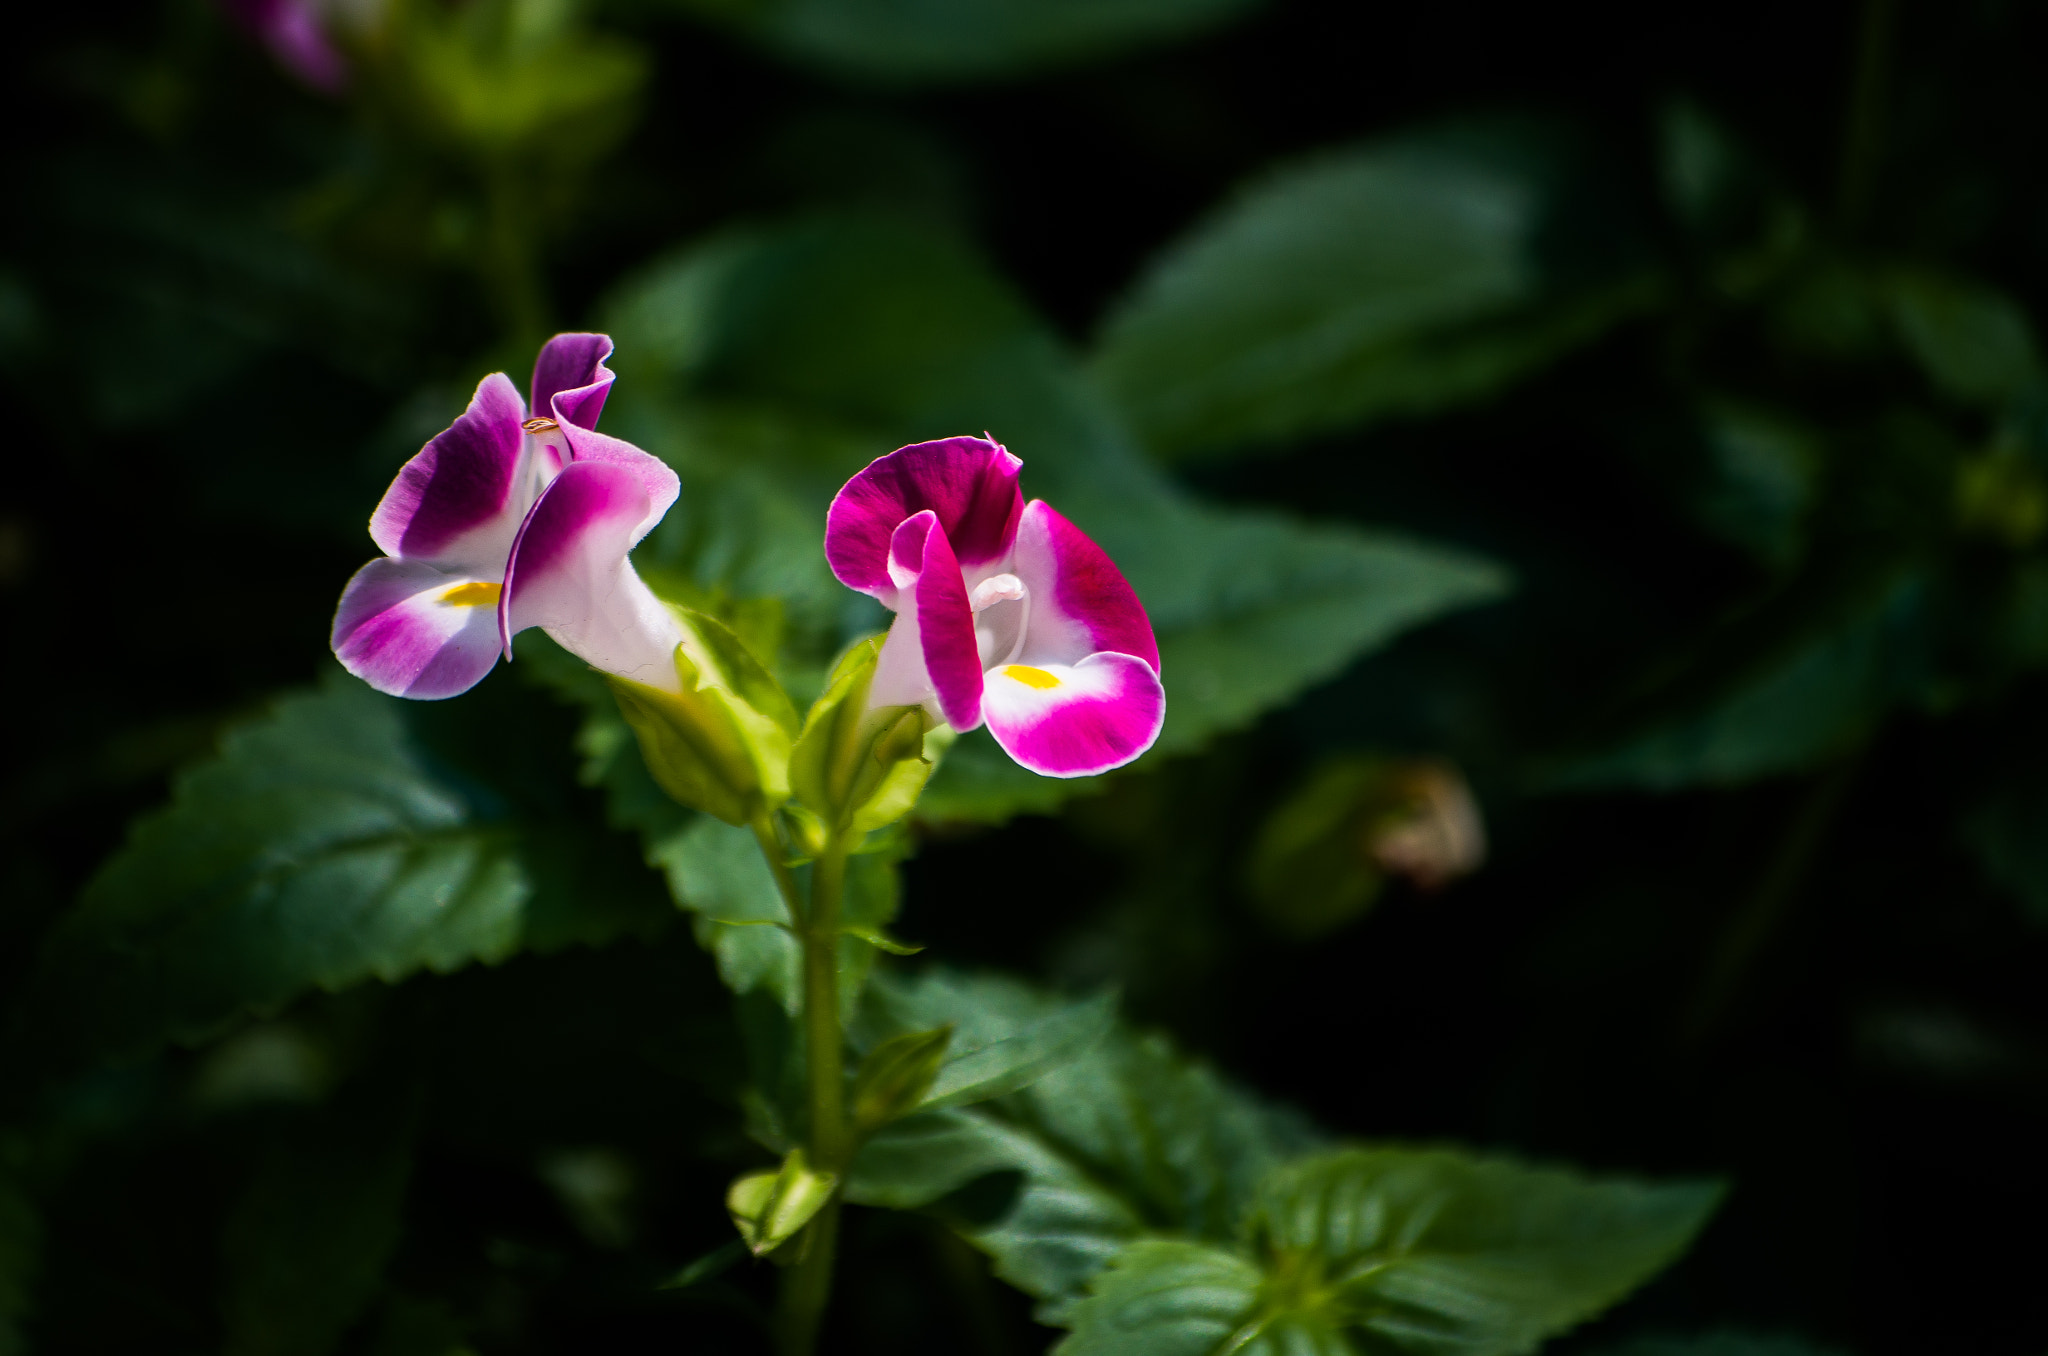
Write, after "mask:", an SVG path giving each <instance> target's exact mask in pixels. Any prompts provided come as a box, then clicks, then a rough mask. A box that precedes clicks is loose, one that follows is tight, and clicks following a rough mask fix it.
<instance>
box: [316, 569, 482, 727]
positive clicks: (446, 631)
mask: <svg viewBox="0 0 2048 1356" xmlns="http://www.w3.org/2000/svg"><path fill="white" fill-rule="evenodd" d="M490 582H491V581H488V580H472V579H465V578H464V577H462V576H461V575H455V574H449V573H447V572H446V571H443V570H437V569H435V568H434V567H433V566H431V565H427V564H424V563H422V562H420V561H414V560H392V559H390V558H388V557H386V558H382V559H378V560H373V561H371V562H370V563H369V564H367V565H365V566H363V568H362V569H360V570H357V571H356V573H355V577H354V578H352V579H350V580H349V581H348V587H347V588H345V589H343V590H342V591H341V606H340V607H339V608H337V609H336V610H335V614H334V632H333V635H332V637H331V643H332V644H333V646H334V656H335V658H337V659H339V660H340V661H341V663H342V667H344V668H346V669H347V670H348V671H349V672H350V673H353V674H354V675H355V676H356V677H358V678H360V679H362V680H363V681H364V682H366V683H368V684H369V685H370V686H371V687H374V688H376V689H377V690H378V691H379V692H388V693H390V694H391V695H392V696H394V697H423V698H431V697H453V696H455V695H456V694H457V693H459V692H467V691H468V690H469V689H470V688H472V687H475V686H476V685H477V683H478V682H479V681H480V680H481V679H482V678H483V676H484V675H485V674H486V673H489V672H490V671H491V665H493V664H495V663H497V662H498V609H497V608H495V607H493V606H491V605H490V603H489V599H490V598H491V596H492V595H491V594H490V593H488V591H487V590H485V589H483V588H479V587H477V586H478V585H488V584H489V583H490ZM465 585H468V586H470V587H469V588H468V589H466V590H465V589H464V586H465ZM451 592H453V593H454V595H455V597H456V598H457V599H459V600H460V601H456V602H450V601H449V595H450V593H451ZM465 593H466V594H467V597H465Z"/></svg>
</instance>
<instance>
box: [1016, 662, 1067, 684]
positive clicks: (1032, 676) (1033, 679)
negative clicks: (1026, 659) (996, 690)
mask: <svg viewBox="0 0 2048 1356" xmlns="http://www.w3.org/2000/svg"><path fill="white" fill-rule="evenodd" d="M1003 677H1005V678H1013V679H1015V680H1016V681H1018V682H1020V683H1022V684H1024V686H1026V687H1036V688H1050V687H1058V686H1059V685H1060V680H1059V679H1057V678H1055V677H1053V676H1052V675H1051V674H1049V673H1047V672H1046V671H1045V670H1044V669H1034V668H1032V667H1031V666H1030V665H1029V664H1005V665H1004V666H1003Z"/></svg>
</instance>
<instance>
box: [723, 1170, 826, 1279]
mask: <svg viewBox="0 0 2048 1356" xmlns="http://www.w3.org/2000/svg"><path fill="white" fill-rule="evenodd" d="M838 1187H839V1178H838V1177H837V1176H836V1175H834V1174H832V1173H829V1172H815V1171H813V1170H812V1168H811V1166H810V1164H809V1163H808V1162H806V1161H805V1159H804V1151H803V1150H802V1149H791V1150H790V1151H789V1157H787V1158H785V1159H783V1160H782V1166H781V1167H779V1168H771V1169H768V1170H767V1171H765V1172H750V1173H748V1174H747V1175H746V1176H745V1177H742V1178H740V1179H739V1180H737V1181H735V1182H734V1183H733V1184H732V1186H731V1188H730V1189H728V1190H727V1191H726V1193H725V1208H726V1210H727V1211H728V1212H730V1214H731V1215H732V1222H733V1227H734V1228H736V1229H738V1230H739V1231H740V1238H741V1240H742V1241H744V1242H745V1243H746V1245H747V1248H748V1250H749V1251H751V1252H752V1253H753V1254H754V1256H756V1257H762V1256H765V1255H767V1254H768V1253H771V1252H773V1251H774V1250H775V1249H777V1248H779V1247H781V1246H782V1245H783V1244H784V1243H787V1242H788V1241H789V1240H790V1239H792V1238H794V1237H795V1236H796V1234H797V1231H798V1230H800V1229H802V1228H803V1227H804V1226H805V1225H806V1224H809V1223H810V1222H811V1217H812V1216H813V1215H816V1214H817V1213H818V1212H819V1211H820V1210H822V1209H824V1208H825V1203H826V1202H827V1201H830V1200H831V1199H832V1193H833V1192H834V1191H836V1190H837V1189H838Z"/></svg>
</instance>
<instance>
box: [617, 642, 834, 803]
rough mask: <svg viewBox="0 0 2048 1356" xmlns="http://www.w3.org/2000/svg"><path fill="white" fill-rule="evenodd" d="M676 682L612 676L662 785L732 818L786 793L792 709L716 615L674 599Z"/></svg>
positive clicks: (778, 687)
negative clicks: (679, 632) (674, 686)
mask: <svg viewBox="0 0 2048 1356" xmlns="http://www.w3.org/2000/svg"><path fill="white" fill-rule="evenodd" d="M677 614H678V616H679V617H680V618H681V620H682V623H683V627H684V630H685V631H686V632H687V634H688V637H689V638H688V639H687V640H685V641H684V642H683V643H682V644H681V645H679V646H677V647H676V659H675V662H676V674H677V677H678V678H679V679H680V680H681V685H682V690H681V691H680V692H668V691H665V690H663V689H661V688H657V687H650V686H648V685H647V684H645V683H637V682H634V681H632V680H631V679H628V678H619V677H610V678H608V681H609V682H610V683H611V686H612V692H613V694H614V695H615V696H616V697H617V698H618V703H619V711H620V713H621V714H622V715H624V716H625V718H626V723H627V724H628V725H630V726H631V727H632V729H633V733H634V734H635V735H636V736H637V737H638V738H639V741H640V752H641V755H642V757H643V758H644V760H645V761H646V764H647V770H648V771H649V772H651V773H652V774H653V775H654V780H655V781H656V782H657V783H659V784H660V786H661V788H662V790H664V791H666V792H668V794H669V795H671V796H673V797H674V798H675V799H676V800H677V801H678V802H680V803H681V804H683V805H687V806H689V807H690V808H691V809H693V810H702V811H704V812H705V813H706V814H710V815H716V816H717V817H718V818H720V819H722V820H724V821H725V822H726V823H728V824H747V823H751V822H752V821H753V820H754V818H755V817H756V816H758V815H760V814H762V813H765V812H768V811H771V810H773V809H774V808H775V807H776V806H778V805H780V804H781V803H782V802H783V801H785V800H787V799H788V798H789V752H790V742H791V740H793V739H794V738H795V737H796V733H797V720H796V711H795V708H793V707H792V706H791V705H790V702H789V697H788V695H787V694H785V693H784V692H783V690H782V686H781V684H779V683H777V682H776V681H775V679H774V678H773V677H772V676H770V674H769V673H768V670H767V669H766V668H765V667H764V666H763V665H762V664H761V662H760V661H759V660H758V659H756V658H755V657H754V656H753V655H752V654H751V653H750V652H749V651H748V650H747V647H746V646H745V645H743V644H741V643H740V639H739V637H738V636H736V635H734V634H733V633H732V631H731V630H730V629H729V628H728V627H727V626H726V625H725V624H724V623H723V622H721V621H719V620H718V619H716V618H715V617H709V616H706V615H705V614H703V613H701V612H696V611H693V610H691V609H689V608H679V609H677Z"/></svg>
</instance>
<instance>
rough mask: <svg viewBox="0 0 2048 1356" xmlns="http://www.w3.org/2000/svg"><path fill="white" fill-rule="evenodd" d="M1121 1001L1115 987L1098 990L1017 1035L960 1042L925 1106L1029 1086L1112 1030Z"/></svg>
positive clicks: (977, 1098) (977, 1099)
mask: <svg viewBox="0 0 2048 1356" xmlns="http://www.w3.org/2000/svg"><path fill="white" fill-rule="evenodd" d="M1116 1002H1117V1000H1116V995H1115V994H1114V993H1103V994H1098V995H1097V996H1095V997H1094V998H1090V999H1086V1000H1084V1001H1082V1002H1079V1003H1071V1004H1068V1005H1066V1006H1065V1007H1064V1008H1062V1009H1060V1010H1058V1011H1056V1012H1053V1013H1051V1014H1050V1015H1048V1016H1046V1017H1042V1018H1040V1019H1039V1020H1038V1021H1036V1022H1033V1023H1031V1024H1030V1025H1029V1026H1026V1027H1024V1028H1023V1029H1022V1030H1020V1031H1018V1032H1017V1034H1016V1035H1014V1036H1005V1037H1004V1038H1003V1039H1001V1040H996V1041H990V1042H989V1043H988V1044H986V1045H979V1046H969V1045H967V1044H965V1043H964V1042H961V1043H956V1044H955V1046H954V1048H953V1049H952V1050H951V1051H950V1052H949V1053H948V1054H947V1056H946V1061H945V1063H944V1064H942V1065H941V1066H940V1067H939V1071H938V1077H937V1078H936V1079H934V1080H933V1082H932V1086H931V1091H930V1093H929V1094H928V1095H927V1096H926V1098H925V1100H924V1109H925V1110H937V1109H939V1108H940V1107H949V1106H969V1105H971V1104H973V1103H975V1102H985V1101H987V1100H988V1099H989V1098H991V1097H1002V1096H1004V1095H1006V1094H1008V1093H1012V1092H1016V1091H1018V1090H1019V1089H1022V1088H1028V1087H1030V1086H1031V1085H1032V1084H1033V1083H1036V1082H1037V1081H1038V1080H1039V1079H1041V1078H1043V1077H1045V1076H1046V1075H1047V1074H1049V1073H1051V1072H1052V1071H1053V1070H1054V1069H1057V1068H1059V1067H1061V1066H1062V1065H1065V1064H1071V1063H1073V1062H1074V1061H1075V1060H1076V1059H1079V1058H1080V1057H1081V1056H1082V1055H1084V1054H1086V1053H1087V1052H1088V1051H1089V1050H1091V1049H1093V1048H1094V1047H1095V1045H1096V1044H1097V1043H1098V1042H1100V1041H1101V1040H1102V1038H1103V1037H1104V1036H1106V1035H1108V1034H1109V1031H1110V1028H1112V1027H1113V1026H1115V1025H1116Z"/></svg>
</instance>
